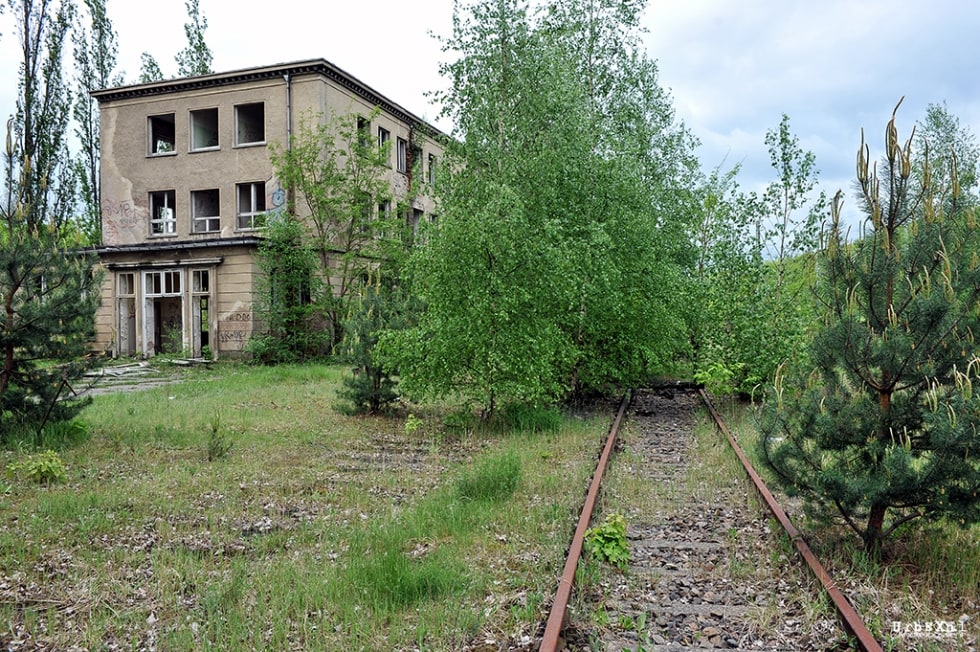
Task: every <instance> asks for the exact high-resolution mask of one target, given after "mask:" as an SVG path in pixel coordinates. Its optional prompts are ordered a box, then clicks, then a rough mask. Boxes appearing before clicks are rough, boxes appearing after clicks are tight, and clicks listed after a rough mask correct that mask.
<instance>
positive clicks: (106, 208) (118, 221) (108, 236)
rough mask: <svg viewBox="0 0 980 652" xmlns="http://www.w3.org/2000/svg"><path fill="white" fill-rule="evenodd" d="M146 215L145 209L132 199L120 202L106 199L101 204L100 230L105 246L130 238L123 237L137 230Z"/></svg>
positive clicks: (129, 237)
mask: <svg viewBox="0 0 980 652" xmlns="http://www.w3.org/2000/svg"><path fill="white" fill-rule="evenodd" d="M145 214H146V209H145V208H144V207H141V206H139V205H138V204H137V203H136V202H134V201H133V200H132V199H123V200H121V201H119V200H114V199H106V200H104V201H103V202H102V229H103V231H104V239H105V242H106V244H113V243H117V242H119V241H120V240H121V239H123V238H124V237H125V239H127V240H128V239H131V237H132V236H124V235H123V234H124V233H131V232H132V231H133V229H137V228H139V226H140V223H141V221H142V220H143V219H145V218H144V215H145Z"/></svg>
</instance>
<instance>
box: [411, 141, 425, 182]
mask: <svg viewBox="0 0 980 652" xmlns="http://www.w3.org/2000/svg"><path fill="white" fill-rule="evenodd" d="M408 167H409V169H410V170H411V171H412V175H418V176H419V178H421V177H422V148H421V147H418V146H417V145H412V148H411V150H410V151H409V157H408Z"/></svg>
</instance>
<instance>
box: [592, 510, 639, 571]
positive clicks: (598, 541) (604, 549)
mask: <svg viewBox="0 0 980 652" xmlns="http://www.w3.org/2000/svg"><path fill="white" fill-rule="evenodd" d="M584 545H585V551H586V552H587V553H589V554H590V555H591V556H593V557H595V558H596V559H598V560H600V561H605V562H608V563H610V564H612V565H613V566H615V567H616V568H618V569H619V570H626V568H627V566H628V565H629V560H630V552H629V544H628V543H627V541H626V517H625V516H623V515H622V514H617V513H613V514H609V515H608V516H606V519H605V520H604V521H603V522H602V524H601V525H597V526H595V527H593V528H590V529H589V530H588V531H587V532H586V533H585V542H584Z"/></svg>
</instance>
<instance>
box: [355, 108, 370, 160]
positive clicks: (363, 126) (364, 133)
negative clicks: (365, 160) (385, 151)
mask: <svg viewBox="0 0 980 652" xmlns="http://www.w3.org/2000/svg"><path fill="white" fill-rule="evenodd" d="M370 137H371V122H370V121H369V120H368V119H367V118H365V117H364V116H360V115H359V116H357V145H358V147H361V148H362V149H361V151H364V149H363V148H365V147H368V144H369V143H370V141H369V140H368V139H369V138H370Z"/></svg>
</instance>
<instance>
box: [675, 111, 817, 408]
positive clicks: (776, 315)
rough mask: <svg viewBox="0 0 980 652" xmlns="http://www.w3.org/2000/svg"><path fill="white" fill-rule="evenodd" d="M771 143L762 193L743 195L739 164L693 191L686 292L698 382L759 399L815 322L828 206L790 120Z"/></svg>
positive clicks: (802, 344)
mask: <svg viewBox="0 0 980 652" xmlns="http://www.w3.org/2000/svg"><path fill="white" fill-rule="evenodd" d="M765 143H766V145H767V146H768V148H769V159H770V163H771V165H772V169H773V172H775V173H776V175H777V178H776V180H774V181H772V182H770V183H769V184H767V185H766V187H765V189H764V191H763V192H762V193H761V194H756V193H753V192H750V193H743V192H741V191H740V190H739V188H738V183H737V175H738V172H739V168H738V166H736V167H734V168H732V169H731V170H729V171H727V172H724V171H722V170H721V169H720V168H719V169H716V170H715V171H714V172H713V173H712V174H711V175H710V176H709V178H708V179H707V180H706V181H705V182H703V183H701V184H699V185H698V186H697V187H696V188H697V190H696V196H697V197H698V211H697V217H698V219H697V221H696V222H695V224H694V229H693V232H692V240H693V241H694V243H695V245H696V247H697V259H696V262H695V265H694V268H693V270H692V273H691V282H690V284H689V285H688V286H687V287H686V288H684V291H685V292H686V293H688V295H689V296H690V301H689V302H688V321H689V333H690V340H691V348H692V361H693V365H694V376H695V378H696V379H697V380H698V381H700V382H703V383H705V385H706V386H707V387H708V388H709V389H710V390H711V391H714V392H719V393H731V392H738V393H741V394H744V395H750V394H754V393H756V392H759V391H760V390H761V388H762V387H763V386H764V385H765V384H766V383H768V382H769V381H771V380H772V378H773V375H774V374H775V371H776V369H777V367H778V366H779V365H780V364H781V363H782V362H783V361H785V360H787V359H788V358H790V357H792V356H793V355H794V354H796V353H797V352H798V351H800V350H801V349H802V348H804V347H805V343H806V342H807V341H808V337H809V334H810V330H812V327H813V324H814V321H815V313H814V311H813V308H812V305H813V304H812V300H811V296H810V286H811V285H812V281H813V256H812V252H813V251H814V249H815V248H816V246H817V235H818V229H819V226H820V222H821V215H822V212H823V210H824V208H825V201H824V196H823V193H818V192H817V191H816V183H817V170H816V162H815V157H814V155H813V153H811V152H807V151H804V150H803V149H802V148H801V147H800V145H799V141H798V139H797V138H796V137H795V136H794V135H793V134H792V133H791V131H790V126H789V118H788V116H785V115H784V116H783V118H782V120H781V121H780V124H779V126H778V127H777V128H776V129H771V130H769V131H767V132H766V137H765Z"/></svg>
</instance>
